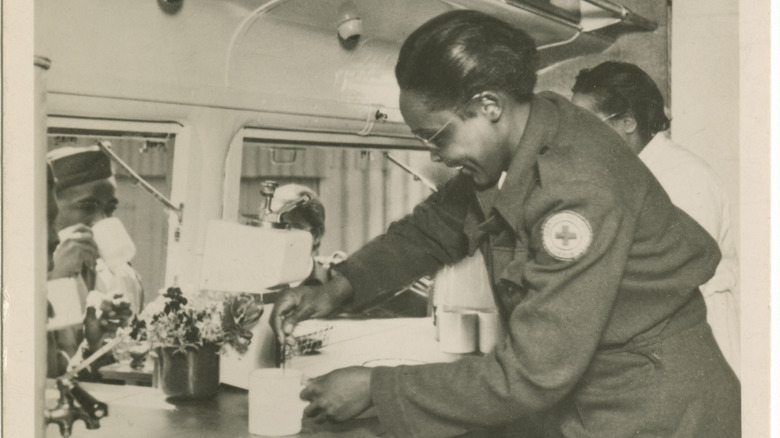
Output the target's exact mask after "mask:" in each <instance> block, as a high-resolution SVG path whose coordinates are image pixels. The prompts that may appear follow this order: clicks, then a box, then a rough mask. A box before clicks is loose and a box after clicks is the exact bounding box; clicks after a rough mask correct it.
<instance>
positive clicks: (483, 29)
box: [395, 10, 539, 110]
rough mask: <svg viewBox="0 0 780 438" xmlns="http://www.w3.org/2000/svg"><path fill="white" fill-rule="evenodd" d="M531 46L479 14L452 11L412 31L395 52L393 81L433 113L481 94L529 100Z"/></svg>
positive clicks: (533, 51)
mask: <svg viewBox="0 0 780 438" xmlns="http://www.w3.org/2000/svg"><path fill="white" fill-rule="evenodd" d="M538 62H539V61H538V55H537V53H536V45H535V44H534V41H533V40H532V39H531V37H530V36H528V34H526V33H525V32H523V31H522V30H520V29H517V28H514V27H512V26H511V25H510V24H508V23H506V22H504V21H501V20H499V19H497V18H494V17H491V16H489V15H485V14H483V13H481V12H476V11H468V10H456V11H451V12H447V13H445V14H442V15H439V16H437V17H435V18H433V19H432V20H430V21H428V22H426V23H425V24H423V25H422V26H420V27H419V28H418V29H417V30H415V31H414V32H412V34H411V35H409V37H408V38H407V39H406V41H405V42H404V44H403V46H402V47H401V51H400V54H399V56H398V63H397V64H396V66H395V77H396V79H397V80H398V85H399V86H400V87H401V90H405V91H413V92H417V93H420V94H421V95H422V96H423V98H424V99H425V100H426V103H427V105H428V106H429V107H430V108H431V109H433V110H441V109H447V108H453V107H456V106H458V105H462V104H463V103H464V102H466V101H468V99H469V98H471V97H473V96H474V95H476V94H478V93H481V92H483V91H487V90H491V91H502V92H505V93H507V94H509V95H510V96H512V97H513V98H514V99H516V100H517V101H518V102H526V101H528V100H530V98H531V96H532V94H533V90H534V86H535V85H536V69H537V66H538Z"/></svg>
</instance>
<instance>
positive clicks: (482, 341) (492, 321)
mask: <svg viewBox="0 0 780 438" xmlns="http://www.w3.org/2000/svg"><path fill="white" fill-rule="evenodd" d="M477 318H478V319H479V351H480V352H482V353H487V352H489V351H490V350H492V349H493V348H495V346H496V344H497V343H498V340H499V339H501V337H502V336H503V329H502V328H501V320H499V318H498V312H496V311H481V310H480V311H479V312H477Z"/></svg>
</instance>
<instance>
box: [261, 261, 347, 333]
mask: <svg viewBox="0 0 780 438" xmlns="http://www.w3.org/2000/svg"><path fill="white" fill-rule="evenodd" d="M351 296H352V285H350V284H349V280H347V279H346V278H344V277H342V276H340V275H335V276H334V277H333V278H332V279H331V280H330V281H328V282H327V283H325V284H323V285H321V286H299V287H294V288H291V289H287V290H285V291H283V292H282V293H281V294H280V295H279V298H278V299H277V300H276V303H274V309H273V311H272V312H271V318H270V320H269V323H270V324H271V328H272V329H273V330H274V333H276V337H277V338H278V339H279V342H281V343H285V342H286V343H287V344H294V343H295V340H294V339H293V338H292V336H291V335H292V332H293V330H295V326H296V325H297V324H298V323H299V322H301V321H303V320H306V319H309V318H319V317H323V316H327V315H330V314H331V313H333V312H334V311H336V310H337V309H339V308H340V307H341V305H342V304H343V303H344V302H345V301H346V300H348V299H349V297H351Z"/></svg>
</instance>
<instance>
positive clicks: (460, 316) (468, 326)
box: [436, 310, 477, 353]
mask: <svg viewBox="0 0 780 438" xmlns="http://www.w3.org/2000/svg"><path fill="white" fill-rule="evenodd" d="M436 322H437V324H438V327H439V348H440V349H441V351H443V352H445V353H474V352H475V351H477V313H476V312H474V311H469V310H441V311H439V314H438V317H437V319H436Z"/></svg>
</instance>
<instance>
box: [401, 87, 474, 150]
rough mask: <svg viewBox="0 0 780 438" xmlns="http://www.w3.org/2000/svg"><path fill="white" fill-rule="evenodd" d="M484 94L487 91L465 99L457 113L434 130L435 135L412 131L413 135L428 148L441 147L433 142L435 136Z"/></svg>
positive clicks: (456, 110)
mask: <svg viewBox="0 0 780 438" xmlns="http://www.w3.org/2000/svg"><path fill="white" fill-rule="evenodd" d="M483 94H485V93H484V92H483V93H478V94H475V95H474V96H472V97H471V98H470V99H469V100H467V101H465V102H464V103H463V104H462V105H461V106H459V107H458V108H457V109H455V111H454V113H455V114H454V115H453V116H452V117H450V118H449V119H447V121H446V122H445V123H444V124H443V125H441V128H439V129H437V130H436V132H434V133H433V135H431V136H430V137H428V138H423V137H421V136H419V135H417V134H415V133H412V135H414V137H415V138H416V139H417V140H420V142H421V143H422V144H423V145H425V147H427V148H428V149H433V150H436V149H439V147H438V146H436V145H435V144H434V143H433V140H434V139H435V138H436V137H437V136H438V135H439V134H441V133H442V131H444V129H445V128H446V127H447V126H449V125H450V123H452V121H453V120H455V118H456V117H460V112H461V111H463V110H464V109H465V108H466V107H467V106H469V104H471V102H473V101H474V100H476V99H478V98H481V97H482V95H483Z"/></svg>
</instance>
